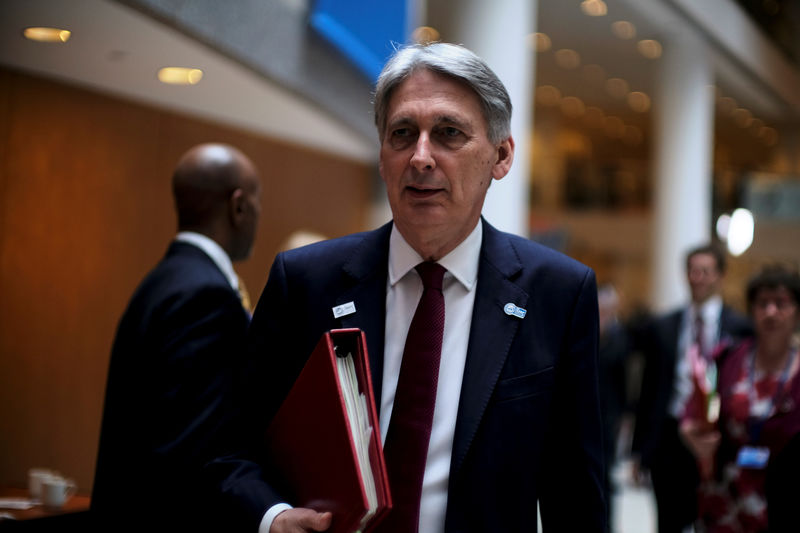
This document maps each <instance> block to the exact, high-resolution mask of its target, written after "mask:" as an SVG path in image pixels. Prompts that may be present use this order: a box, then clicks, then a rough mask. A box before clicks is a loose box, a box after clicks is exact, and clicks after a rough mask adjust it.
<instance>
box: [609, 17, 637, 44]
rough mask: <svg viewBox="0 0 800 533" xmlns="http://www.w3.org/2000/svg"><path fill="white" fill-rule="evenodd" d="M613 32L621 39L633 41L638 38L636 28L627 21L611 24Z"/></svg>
mask: <svg viewBox="0 0 800 533" xmlns="http://www.w3.org/2000/svg"><path fill="white" fill-rule="evenodd" d="M611 31H612V32H613V33H614V35H616V36H617V37H619V38H620V39H625V40H628V39H633V38H634V37H636V26H634V25H633V24H631V23H630V22H628V21H627V20H618V21H616V22H614V23H613V24H611Z"/></svg>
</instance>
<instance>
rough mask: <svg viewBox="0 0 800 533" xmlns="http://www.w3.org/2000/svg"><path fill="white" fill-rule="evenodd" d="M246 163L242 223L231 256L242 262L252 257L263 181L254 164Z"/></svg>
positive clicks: (241, 206)
mask: <svg viewBox="0 0 800 533" xmlns="http://www.w3.org/2000/svg"><path fill="white" fill-rule="evenodd" d="M245 163H246V164H245ZM245 163H242V169H243V170H242V187H241V189H240V190H241V195H242V196H241V202H240V204H239V205H240V208H241V213H240V214H239V217H240V218H239V221H240V223H239V227H238V231H237V234H236V236H235V240H234V245H233V247H234V249H233V251H232V252H233V253H232V254H231V260H232V261H241V260H244V259H247V258H248V257H250V253H251V252H252V250H253V243H254V242H255V238H256V232H257V230H258V220H259V218H260V216H261V181H260V179H259V177H258V174H257V173H256V170H255V168H254V167H253V166H252V164H250V163H249V162H245Z"/></svg>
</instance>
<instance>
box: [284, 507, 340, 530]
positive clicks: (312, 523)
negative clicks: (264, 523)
mask: <svg viewBox="0 0 800 533" xmlns="http://www.w3.org/2000/svg"><path fill="white" fill-rule="evenodd" d="M331 520H333V515H332V514H331V513H329V512H326V513H318V512H317V511H314V510H313V509H304V508H297V509H287V510H285V511H282V512H281V513H280V514H278V516H276V517H275V521H274V522H272V527H271V528H270V530H269V531H270V533H305V532H307V531H325V530H327V529H328V528H329V527H331Z"/></svg>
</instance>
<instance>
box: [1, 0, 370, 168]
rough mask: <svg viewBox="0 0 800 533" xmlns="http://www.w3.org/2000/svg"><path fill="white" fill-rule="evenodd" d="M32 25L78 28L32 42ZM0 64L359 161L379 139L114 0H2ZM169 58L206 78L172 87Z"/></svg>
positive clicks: (175, 63)
mask: <svg viewBox="0 0 800 533" xmlns="http://www.w3.org/2000/svg"><path fill="white" fill-rule="evenodd" d="M27 26H53V27H58V28H66V29H69V30H71V31H72V36H71V38H70V39H69V41H68V42H67V43H66V44H49V43H38V42H33V41H29V40H27V39H25V38H23V36H22V29H23V28H25V27H27ZM0 63H2V64H5V65H9V66H11V67H14V68H18V69H21V70H24V71H28V72H32V73H35V74H40V75H44V76H48V77H53V78H57V79H62V80H66V81H68V82H70V83H77V84H80V85H83V86H87V87H90V88H93V89H97V90H101V91H106V92H110V93H112V94H116V95H120V96H123V97H126V98H130V99H133V100H138V101H144V102H147V103H150V104H154V105H157V106H160V107H164V108H167V109H172V110H177V111H180V112H185V113H189V114H192V115H199V116H201V117H205V118H209V119H212V120H217V121H221V122H224V123H228V124H233V125H236V126H239V127H243V128H246V129H248V130H252V131H257V132H260V133H264V134H267V135H271V136H275V137H279V138H283V139H287V140H289V141H292V142H297V143H300V144H303V145H308V146H312V147H315V148H319V149H322V150H326V151H330V152H334V153H338V154H340V155H344V156H346V157H351V158H354V159H357V160H362V161H371V160H373V159H374V158H375V154H376V152H377V150H376V148H375V147H376V143H377V141H376V140H373V139H365V138H362V137H360V136H358V135H357V134H354V133H352V132H351V131H350V130H347V129H346V128H342V127H341V125H340V124H339V122H338V120H336V119H334V118H333V117H330V116H328V115H327V114H325V113H323V112H320V110H319V109H318V108H317V107H316V106H313V105H310V103H309V102H307V101H305V100H303V99H301V98H299V97H297V96H295V95H293V94H291V93H290V92H288V91H286V90H284V89H283V88H281V87H279V86H278V85H276V84H275V83H272V82H270V81H269V80H267V79H266V78H264V77H263V76H261V75H259V74H256V73H254V72H253V71H251V70H248V69H246V68H245V67H243V66H241V65H239V64H237V63H235V62H233V61H230V60H229V59H227V58H225V57H223V56H222V55H220V54H217V53H215V52H214V51H213V50H211V49H209V48H207V47H206V46H204V45H202V44H200V43H198V42H195V41H193V40H191V39H189V38H188V37H186V36H185V35H183V34H181V33H178V32H177V31H174V30H172V29H170V28H168V27H166V26H164V25H163V24H161V23H159V22H157V21H155V20H153V19H150V18H148V17H146V16H144V15H142V14H140V13H139V12H137V11H134V10H132V9H130V8H127V7H125V6H122V5H120V4H118V3H116V2H113V1H108V0H68V1H53V0H2V1H0ZM163 66H192V67H197V68H200V69H202V70H203V71H204V75H203V80H202V81H201V83H199V84H197V85H194V86H170V85H165V84H163V83H161V82H159V81H158V80H157V78H156V73H157V72H158V69H159V68H161V67H163Z"/></svg>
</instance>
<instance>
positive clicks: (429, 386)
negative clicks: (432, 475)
mask: <svg viewBox="0 0 800 533" xmlns="http://www.w3.org/2000/svg"><path fill="white" fill-rule="evenodd" d="M417 272H419V275H420V277H421V278H422V285H423V290H422V298H420V301H419V304H417V310H416V312H415V313H414V318H413V319H412V320H411V326H410V327H409V329H408V336H407V337H406V345H405V349H404V350H403V361H402V363H401V365H400V375H399V377H398V379H397V392H396V393H395V397H394V405H393V407H392V418H391V420H390V421H389V430H388V432H387V435H386V444H385V446H384V451H385V456H386V468H387V470H388V474H389V486H390V488H391V492H392V503H393V506H394V507H393V509H392V511H391V513H389V515H388V516H387V517H386V519H385V520H384V521H383V522H382V523H381V525H380V527H379V528H378V530H379V531H380V532H381V533H389V532H391V533H413V532H415V531H417V528H418V527H419V503H420V496H421V494H422V477H423V475H424V474H425V463H426V460H427V457H428V442H429V441H430V437H431V425H432V423H433V409H434V406H435V403H436V384H437V381H438V379H439V359H440V357H441V354H442V335H443V332H444V295H443V294H442V279H443V277H444V273H445V272H446V270H445V268H444V267H443V266H441V265H439V264H437V263H432V262H425V263H420V264H419V265H417Z"/></svg>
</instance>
